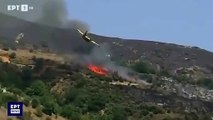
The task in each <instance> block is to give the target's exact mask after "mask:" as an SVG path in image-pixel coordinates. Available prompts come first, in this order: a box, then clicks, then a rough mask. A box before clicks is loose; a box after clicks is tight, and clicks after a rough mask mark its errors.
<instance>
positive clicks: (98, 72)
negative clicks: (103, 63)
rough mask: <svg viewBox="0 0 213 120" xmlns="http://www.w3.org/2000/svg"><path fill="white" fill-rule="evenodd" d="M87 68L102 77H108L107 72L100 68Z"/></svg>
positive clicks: (89, 66)
mask: <svg viewBox="0 0 213 120" xmlns="http://www.w3.org/2000/svg"><path fill="white" fill-rule="evenodd" d="M87 67H88V69H89V70H91V71H92V72H94V73H96V74H99V75H101V76H107V70H106V69H104V68H102V67H100V66H96V65H92V64H89V65H88V66H87Z"/></svg>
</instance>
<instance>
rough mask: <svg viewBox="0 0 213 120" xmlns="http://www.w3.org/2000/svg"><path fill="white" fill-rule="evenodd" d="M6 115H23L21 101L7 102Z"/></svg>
mask: <svg viewBox="0 0 213 120" xmlns="http://www.w3.org/2000/svg"><path fill="white" fill-rule="evenodd" d="M7 116H23V103H22V102H8V103H7Z"/></svg>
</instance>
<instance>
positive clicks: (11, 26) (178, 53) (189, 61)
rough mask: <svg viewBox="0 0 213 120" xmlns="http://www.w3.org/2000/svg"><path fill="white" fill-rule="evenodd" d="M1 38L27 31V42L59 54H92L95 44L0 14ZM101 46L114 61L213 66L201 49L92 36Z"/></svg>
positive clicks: (212, 55) (173, 66) (74, 34)
mask: <svg viewBox="0 0 213 120" xmlns="http://www.w3.org/2000/svg"><path fill="white" fill-rule="evenodd" d="M0 16H1V18H4V19H0V23H1V24H0V25H1V27H0V36H2V37H7V38H8V39H10V40H13V39H14V38H15V37H16V36H17V34H19V33H21V32H23V33H24V34H25V40H26V42H30V43H41V42H43V41H46V42H47V44H48V45H49V46H50V47H51V48H53V49H56V51H60V52H67V53H69V52H70V51H75V52H80V53H82V52H83V53H88V50H90V49H91V47H92V45H89V44H87V43H85V42H84V41H82V40H81V38H80V36H79V34H78V33H77V31H76V30H72V29H59V28H52V27H47V26H42V25H38V24H35V23H31V22H26V21H23V20H19V19H16V18H13V17H9V16H5V15H2V14H0ZM91 37H92V38H93V39H95V40H96V41H97V42H99V43H108V44H109V45H110V47H111V49H110V50H111V54H112V58H115V59H120V60H121V59H123V60H136V59H140V58H143V59H146V60H148V61H150V62H152V63H154V64H158V65H160V66H161V67H165V68H167V69H170V70H174V69H177V68H179V67H189V66H192V65H197V66H201V67H208V68H209V69H212V67H213V63H212V61H213V53H212V52H209V51H206V50H203V49H200V48H198V47H189V46H182V45H175V44H168V43H160V42H153V41H143V40H126V39H120V38H110V37H103V36H99V35H95V34H91Z"/></svg>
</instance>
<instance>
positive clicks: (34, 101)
mask: <svg viewBox="0 0 213 120" xmlns="http://www.w3.org/2000/svg"><path fill="white" fill-rule="evenodd" d="M31 105H32V108H37V107H38V106H39V101H38V100H37V99H35V98H34V99H33V100H32V102H31Z"/></svg>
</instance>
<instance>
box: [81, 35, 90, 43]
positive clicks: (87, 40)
mask: <svg viewBox="0 0 213 120" xmlns="http://www.w3.org/2000/svg"><path fill="white" fill-rule="evenodd" d="M82 38H83V39H84V40H85V41H86V42H91V40H90V39H88V38H87V37H86V36H82Z"/></svg>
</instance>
